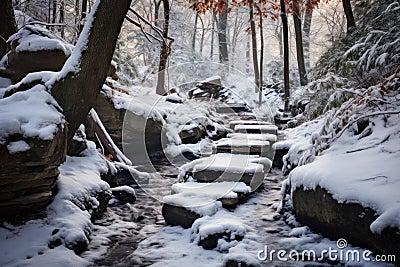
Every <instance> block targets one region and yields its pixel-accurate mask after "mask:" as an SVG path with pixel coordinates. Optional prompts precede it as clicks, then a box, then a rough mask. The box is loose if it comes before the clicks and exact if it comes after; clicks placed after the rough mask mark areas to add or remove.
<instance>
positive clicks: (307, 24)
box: [303, 9, 313, 70]
mask: <svg viewBox="0 0 400 267" xmlns="http://www.w3.org/2000/svg"><path fill="white" fill-rule="evenodd" d="M312 14H313V10H312V9H311V10H310V11H309V12H306V13H305V14H304V22H303V33H304V35H303V45H304V61H305V65H306V70H307V69H308V70H309V69H310V66H311V64H310V33H311V21H312Z"/></svg>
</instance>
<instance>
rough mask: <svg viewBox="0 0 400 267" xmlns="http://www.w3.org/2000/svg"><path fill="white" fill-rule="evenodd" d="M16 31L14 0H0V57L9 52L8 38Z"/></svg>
mask: <svg viewBox="0 0 400 267" xmlns="http://www.w3.org/2000/svg"><path fill="white" fill-rule="evenodd" d="M16 32H17V25H16V23H15V17H14V8H13V4H12V0H0V59H1V58H2V57H3V56H4V55H5V54H6V52H7V39H8V38H9V37H10V36H11V35H13V34H14V33H16Z"/></svg>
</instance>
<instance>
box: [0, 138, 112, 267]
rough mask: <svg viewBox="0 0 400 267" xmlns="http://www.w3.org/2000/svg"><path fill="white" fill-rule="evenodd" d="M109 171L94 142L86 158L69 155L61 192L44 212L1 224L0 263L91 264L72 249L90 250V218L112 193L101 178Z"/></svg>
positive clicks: (18, 264) (11, 264)
mask: <svg viewBox="0 0 400 267" xmlns="http://www.w3.org/2000/svg"><path fill="white" fill-rule="evenodd" d="M107 171H108V164H107V162H106V159H105V158H104V157H103V156H102V155H100V154H99V153H98V151H97V150H96V149H95V146H94V143H92V142H88V149H87V150H85V151H84V152H83V153H82V156H81V157H67V160H66V162H65V163H64V164H63V165H61V166H60V176H59V178H58V180H57V186H58V193H57V195H56V196H55V198H54V200H53V202H52V203H51V204H50V205H49V206H48V208H47V210H46V213H45V214H44V215H45V217H44V218H40V219H34V220H30V221H28V222H26V223H24V224H22V225H15V226H14V225H11V224H4V225H3V226H4V227H2V228H0V265H2V266H22V265H24V266H25V265H29V266H86V265H88V264H89V262H87V261H86V260H84V259H82V258H81V257H79V256H78V255H76V254H75V253H74V251H73V250H71V249H75V250H77V252H80V251H79V250H82V249H85V247H86V246H87V245H88V243H89V236H90V233H91V231H92V222H91V218H92V217H95V216H96V213H97V212H98V211H100V210H101V209H104V208H105V206H104V205H105V203H104V199H107V200H108V199H109V198H110V197H111V190H110V187H109V185H108V184H107V183H106V182H104V181H102V180H101V178H100V174H101V173H106V172H107ZM102 199H103V201H101V200H102ZM17 248H18V249H17Z"/></svg>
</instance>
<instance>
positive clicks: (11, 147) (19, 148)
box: [7, 140, 31, 154]
mask: <svg viewBox="0 0 400 267" xmlns="http://www.w3.org/2000/svg"><path fill="white" fill-rule="evenodd" d="M7 149H8V152H9V153H10V154H15V153H18V152H24V151H28V150H29V149H31V147H30V146H29V145H28V143H26V142H25V141H23V140H20V141H15V142H10V143H9V144H8V145H7Z"/></svg>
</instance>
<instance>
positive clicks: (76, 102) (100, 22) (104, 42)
mask: <svg viewBox="0 0 400 267" xmlns="http://www.w3.org/2000/svg"><path fill="white" fill-rule="evenodd" d="M130 3H131V0H118V1H111V0H99V4H98V7H97V8H96V9H93V11H92V12H94V14H93V15H94V16H93V17H94V19H93V23H92V25H88V24H87V23H86V25H85V29H84V32H85V30H86V27H87V28H88V30H89V34H88V35H87V36H85V35H82V34H81V36H80V37H79V40H78V44H80V43H85V41H86V42H87V43H86V45H85V46H84V48H82V49H81V50H80V51H79V48H75V50H74V51H73V54H72V55H71V57H70V58H72V59H73V58H75V57H77V56H78V57H79V59H80V60H79V62H77V63H76V66H75V68H73V69H71V66H69V65H68V62H69V61H67V63H66V65H65V66H64V68H63V70H62V71H61V73H63V72H67V74H66V75H63V76H62V77H60V78H61V79H60V80H58V81H56V82H55V83H54V85H53V86H52V88H51V92H52V95H53V96H54V98H55V99H56V101H57V103H58V104H59V105H60V106H61V107H62V109H63V113H64V115H65V118H66V121H67V122H68V141H70V140H71V139H72V137H73V136H74V134H75V131H76V130H77V129H78V127H79V125H80V124H81V123H83V122H84V121H85V120H86V116H87V114H88V113H89V111H90V109H91V108H92V107H93V106H94V104H95V102H96V98H97V95H98V94H99V92H100V89H101V87H102V86H103V84H104V81H105V79H106V76H107V71H108V69H109V66H110V62H111V59H112V55H113V53H114V50H115V44H116V42H117V38H118V35H119V32H120V29H121V26H122V22H123V21H124V18H125V15H126V13H127V11H128V9H129V6H130ZM105 25H106V26H107V29H106V30H105V28H104V26H105ZM99 51H101V52H100V53H99ZM76 69H79V70H78V71H77V70H76Z"/></svg>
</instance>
